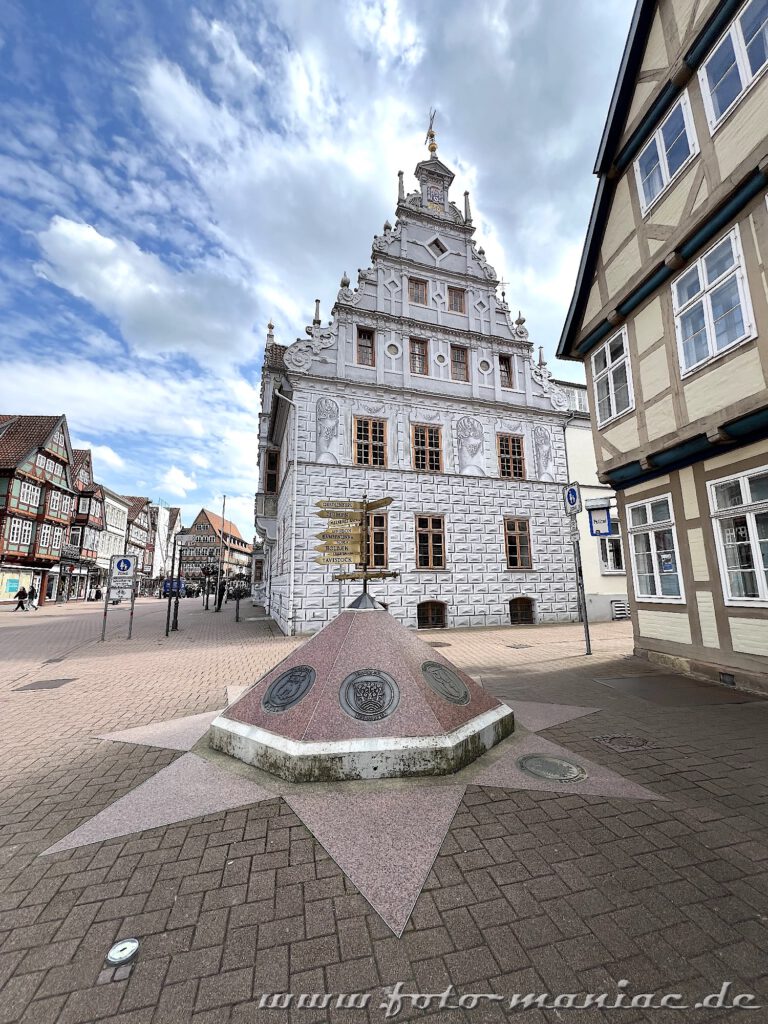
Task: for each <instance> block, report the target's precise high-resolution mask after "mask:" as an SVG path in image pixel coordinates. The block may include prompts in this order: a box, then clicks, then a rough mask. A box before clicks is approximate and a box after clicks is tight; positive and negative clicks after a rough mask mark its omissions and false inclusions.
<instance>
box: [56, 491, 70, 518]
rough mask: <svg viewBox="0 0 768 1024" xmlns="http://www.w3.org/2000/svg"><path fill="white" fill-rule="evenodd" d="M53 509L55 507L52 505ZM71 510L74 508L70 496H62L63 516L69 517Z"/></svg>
mask: <svg viewBox="0 0 768 1024" xmlns="http://www.w3.org/2000/svg"><path fill="white" fill-rule="evenodd" d="M51 508H53V505H51ZM71 508H72V499H71V498H70V496H69V495H68V494H62V496H61V514H62V515H63V516H68V515H69V513H70V509H71Z"/></svg>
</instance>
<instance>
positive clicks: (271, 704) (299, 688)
mask: <svg viewBox="0 0 768 1024" xmlns="http://www.w3.org/2000/svg"><path fill="white" fill-rule="evenodd" d="M314 682H315V670H314V669H313V668H311V667H310V666H309V665H297V666H296V668H292V669H290V670H289V671H288V672H283V674H282V675H281V676H278V677H277V679H276V680H275V681H274V682H273V683H270V685H269V686H268V687H267V692H266V693H265V694H264V696H263V697H262V700H261V706H262V707H263V708H264V710H265V711H270V712H273V713H278V712H280V711H287V710H288V708H293V707H295V706H296V705H297V704H298V703H299V701H301V700H303V699H304V698H305V697H306V695H307V694H308V693H309V691H310V690H311V689H312V685H313V684H314Z"/></svg>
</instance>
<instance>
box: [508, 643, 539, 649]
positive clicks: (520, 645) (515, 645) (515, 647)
mask: <svg viewBox="0 0 768 1024" xmlns="http://www.w3.org/2000/svg"><path fill="white" fill-rule="evenodd" d="M507 647H511V648H512V649H513V650H515V651H522V650H523V648H524V647H533V644H507Z"/></svg>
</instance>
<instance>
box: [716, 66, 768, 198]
mask: <svg viewBox="0 0 768 1024" xmlns="http://www.w3.org/2000/svg"><path fill="white" fill-rule="evenodd" d="M766 108H768V77H766V76H765V75H763V77H762V79H761V80H760V81H759V82H758V83H757V84H756V85H755V86H754V87H753V88H752V89H750V91H749V93H748V95H746V96H745V97H744V98H743V99H742V100H740V101H739V103H738V105H737V109H736V111H735V112H734V115H733V116H732V117H728V118H726V120H725V121H724V123H723V124H722V125H721V127H720V128H718V130H717V131H716V132H715V135H714V144H715V154H716V156H717V160H718V164H719V166H720V178H721V180H722V179H723V178H727V177H728V175H729V174H731V173H732V172H733V171H734V170H735V169H736V168H737V167H738V166H739V164H740V163H741V161H742V160H744V158H745V157H747V156H748V155H749V154H750V153H751V152H752V150H753V149H754V148H755V146H757V145H759V144H760V143H761V142H764V141H765V122H766Z"/></svg>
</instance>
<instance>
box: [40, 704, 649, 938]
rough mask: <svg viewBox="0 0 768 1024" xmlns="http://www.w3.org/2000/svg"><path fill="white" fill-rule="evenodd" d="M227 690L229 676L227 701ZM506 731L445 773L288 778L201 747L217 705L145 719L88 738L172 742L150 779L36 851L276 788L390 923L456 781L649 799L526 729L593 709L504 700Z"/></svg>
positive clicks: (400, 917)
mask: <svg viewBox="0 0 768 1024" xmlns="http://www.w3.org/2000/svg"><path fill="white" fill-rule="evenodd" d="M238 692H239V688H238V689H232V688H230V690H229V693H228V696H229V699H230V702H231V701H232V699H233V698H234V697H235V696H236V695H237V693H238ZM513 706H514V710H515V715H516V721H517V729H516V731H515V733H514V734H513V735H512V736H510V737H509V738H508V739H506V740H504V741H503V742H502V743H500V744H499V745H498V746H497V747H494V748H493V750H492V751H490V752H489V753H487V754H485V755H484V756H483V757H481V758H479V759H478V760H477V761H476V762H474V763H473V764H472V765H469V766H468V767H467V768H465V769H463V770H462V771H460V772H457V773H456V774H455V775H449V776H440V777H432V778H419V779H392V780H388V781H381V782H341V783H326V784H321V783H316V784H310V783H299V784H296V783H290V782H285V781H284V780H282V779H279V778H276V777H275V776H272V775H268V774H267V773H265V772H263V771H259V770H258V769H256V768H252V767H250V766H248V765H245V764H243V763H242V762H240V761H236V760H235V759H234V758H230V757H228V756H227V755H226V754H221V753H218V752H216V751H213V750H211V749H210V748H209V747H208V745H207V742H206V740H205V736H206V733H207V731H208V727H209V725H210V723H211V722H212V721H213V719H214V718H215V717H216V716H217V715H218V714H219V713H220V712H218V711H210V712H205V713H204V714H197V715H191V716H188V717H185V718H176V719H171V720H170V721H165V722H154V723H152V724H151V725H145V726H140V727H138V728H134V729H127V730H123V731H120V732H112V733H106V734H103V735H100V736H98V737H97V738H98V739H102V740H108V741H111V742H117V743H132V744H139V745H145V746H153V747H160V748H164V749H167V750H177V751H180V752H182V755H181V757H178V758H177V759H176V760H175V761H173V762H172V763H171V764H170V765H168V766H167V767H165V768H162V769H161V770H160V771H159V772H157V774H156V775H154V776H153V777H152V778H151V779H149V780H147V781H146V782H144V783H142V784H141V785H139V786H137V787H136V789H134V790H132V791H131V792H130V793H128V794H126V795H125V796H123V797H121V798H120V799H119V800H116V801H115V802H114V803H112V804H110V805H109V806H108V807H106V808H105V809H104V810H102V811H100V812H99V813H98V814H96V815H95V816H94V817H93V818H91V819H90V820H89V821H86V822H85V823H84V824H82V825H80V826H79V827H78V828H76V829H75V830H74V831H73V832H70V833H69V835H67V836H65V837H64V838H63V839H61V840H59V842H57V843H55V844H54V845H53V846H51V847H49V849H47V850H45V851H44V854H43V855H47V854H53V853H58V852H59V851H62V850H70V849H73V848H75V847H80V846H85V845H87V844H89V843H97V842H102V841H104V840H107V839H114V838H117V837H119V836H125V835H131V834H134V833H136V832H142V831H144V830H146V829H152V828H157V827H160V826H164V825H170V824H175V823H178V822H181V821H186V820H188V819H190V818H196V817H200V816H202V815H206V814H213V813H216V812H218V811H224V810H231V809H234V808H236V807H244V806H247V805H249V804H255V803H258V802H260V801H262V800H272V799H274V798H275V797H277V796H280V797H282V798H283V799H284V800H285V801H286V803H287V804H288V805H289V806H290V808H291V809H292V810H293V812H294V813H295V814H296V815H297V816H298V817H299V818H300V819H301V821H302V822H303V823H304V825H305V826H306V827H307V828H308V829H309V831H310V832H311V833H312V835H313V836H314V837H315V839H316V841H317V842H318V843H319V844H320V845H321V846H322V847H323V848H324V849H325V850H326V852H327V853H328V855H329V856H330V857H331V858H332V859H333V860H334V861H335V862H336V864H337V865H338V866H339V867H340V868H341V870H342V871H343V872H344V874H345V875H346V876H347V878H349V880H350V881H351V882H352V883H353V884H354V885H355V886H356V887H357V888H358V890H359V891H360V893H361V894H362V895H363V896H364V897H365V899H366V900H367V901H368V903H369V904H370V905H371V907H372V908H373V909H374V910H375V911H376V913H377V914H379V916H380V917H381V918H382V919H383V921H384V922H385V923H386V924H387V926H388V927H389V928H390V929H391V931H392V932H393V933H394V934H395V935H397V936H398V937H399V936H400V935H402V933H403V929H404V928H405V926H406V924H407V922H408V919H409V917H410V915H411V912H412V910H413V908H414V906H415V904H416V900H417V899H418V897H419V895H420V893H421V891H422V889H423V887H424V884H425V882H426V880H427V876H428V875H429V872H430V870H431V868H432V865H433V863H434V861H435V858H436V856H437V854H438V852H439V850H440V847H441V845H442V843H443V841H444V839H445V837H446V834H447V832H448V830H449V828H450V827H451V822H452V821H453V818H454V815H455V814H456V811H457V810H458V808H459V805H460V804H461V801H462V798H463V797H464V794H465V792H466V788H467V786H468V785H475V786H487V787H498V788H503V789H516V790H523V789H527V790H546V791H549V792H559V793H563V794H565V793H569V794H579V795H582V796H605V797H611V798H624V799H631V800H661V799H664V798H663V797H661V796H660V795H659V794H657V793H654V792H652V791H651V790H649V789H646V788H645V787H644V786H640V785H638V784H636V783H634V782H631V781H630V780H628V779H625V778H623V777H622V776H621V775H619V774H617V773H616V772H614V771H611V770H610V769H608V768H605V767H603V766H602V765H599V764H596V763H594V762H592V761H588V760H586V759H585V758H583V757H581V756H575V755H573V754H572V753H571V752H570V751H568V750H567V749H565V748H564V747H561V746H559V745H558V744H556V743H553V742H551V741H550V740H547V739H545V738H544V737H542V736H540V735H538V734H539V733H540V732H541V731H542V730H545V729H548V728H551V727H552V726H555V725H561V724H563V723H565V722H569V721H571V720H573V719H575V718H581V717H583V716H584V715H591V714H594V713H596V712H598V711H599V710H600V708H594V707H576V706H573V705H563V704H545V703H537V702H532V701H515V702H514V705H513ZM533 754H538V755H544V757H545V758H565V759H566V760H575V761H576V762H577V763H578V764H579V765H581V766H582V767H583V768H584V769H586V777H585V778H583V779H578V780H576V781H573V782H567V783H563V782H559V781H556V780H553V779H551V778H537V777H534V776H532V775H529V774H527V773H526V772H525V771H523V770H522V768H521V767H520V766H519V764H518V762H519V759H520V758H522V757H525V756H526V755H533Z"/></svg>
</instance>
